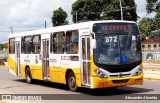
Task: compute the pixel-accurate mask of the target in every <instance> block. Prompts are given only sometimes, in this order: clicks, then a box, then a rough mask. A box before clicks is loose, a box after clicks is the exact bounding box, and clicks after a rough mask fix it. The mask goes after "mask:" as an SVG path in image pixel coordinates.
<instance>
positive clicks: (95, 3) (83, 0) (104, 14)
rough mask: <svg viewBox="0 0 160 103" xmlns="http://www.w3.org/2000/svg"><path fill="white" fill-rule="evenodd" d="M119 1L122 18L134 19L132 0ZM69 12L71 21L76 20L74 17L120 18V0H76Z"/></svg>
mask: <svg viewBox="0 0 160 103" xmlns="http://www.w3.org/2000/svg"><path fill="white" fill-rule="evenodd" d="M121 3H122V10H123V18H124V20H130V21H136V20H137V18H138V16H137V13H136V4H135V2H134V0H121ZM127 7H128V8H127ZM71 14H72V15H73V22H76V19H77V21H80V20H108V19H115V20H120V19H121V10H120V2H119V0H77V1H76V2H75V3H73V4H72V11H71ZM76 17H77V18H76Z"/></svg>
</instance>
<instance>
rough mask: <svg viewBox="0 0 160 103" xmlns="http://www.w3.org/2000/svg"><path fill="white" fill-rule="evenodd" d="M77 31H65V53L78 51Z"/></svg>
mask: <svg viewBox="0 0 160 103" xmlns="http://www.w3.org/2000/svg"><path fill="white" fill-rule="evenodd" d="M78 39H79V34H78V31H77V30H76V31H68V32H67V33H66V53H78V47H79V46H78V45H79V44H78Z"/></svg>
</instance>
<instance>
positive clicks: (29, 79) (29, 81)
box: [26, 68, 33, 84]
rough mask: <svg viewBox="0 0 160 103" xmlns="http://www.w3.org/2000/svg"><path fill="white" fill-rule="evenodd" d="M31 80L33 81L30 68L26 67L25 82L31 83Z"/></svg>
mask: <svg viewBox="0 0 160 103" xmlns="http://www.w3.org/2000/svg"><path fill="white" fill-rule="evenodd" d="M32 81H33V79H32V75H31V72H30V69H29V68H27V69H26V82H27V83H28V84H31V83H32Z"/></svg>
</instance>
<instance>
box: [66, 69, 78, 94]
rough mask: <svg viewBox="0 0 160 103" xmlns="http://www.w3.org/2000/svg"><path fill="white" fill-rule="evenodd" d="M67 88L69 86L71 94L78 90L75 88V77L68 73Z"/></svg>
mask: <svg viewBox="0 0 160 103" xmlns="http://www.w3.org/2000/svg"><path fill="white" fill-rule="evenodd" d="M67 79H68V86H69V89H70V90H71V91H72V92H76V91H77V90H78V87H77V84H76V77H75V74H74V73H73V72H70V73H69V74H68V78H67Z"/></svg>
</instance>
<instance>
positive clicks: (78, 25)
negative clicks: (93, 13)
mask: <svg viewBox="0 0 160 103" xmlns="http://www.w3.org/2000/svg"><path fill="white" fill-rule="evenodd" d="M109 22H110V23H111V22H112V23H114V22H116V23H117V22H119V23H122V22H123V23H135V22H133V21H124V20H123V21H122V20H101V21H88V22H81V23H75V24H71V25H63V26H56V27H50V28H45V29H38V30H33V31H25V32H19V33H14V34H10V35H9V38H13V37H21V36H27V35H28V36H29V35H36V34H48V33H53V32H61V31H71V30H80V29H89V28H91V27H92V25H93V24H94V23H109Z"/></svg>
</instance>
